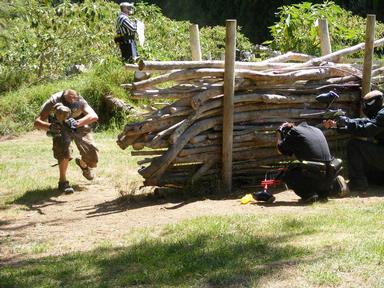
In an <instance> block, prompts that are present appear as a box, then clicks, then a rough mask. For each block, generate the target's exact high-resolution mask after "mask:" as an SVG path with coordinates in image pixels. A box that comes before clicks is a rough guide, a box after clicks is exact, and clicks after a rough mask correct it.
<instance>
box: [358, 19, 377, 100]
mask: <svg viewBox="0 0 384 288" xmlns="http://www.w3.org/2000/svg"><path fill="white" fill-rule="evenodd" d="M375 24H376V15H374V14H368V15H367V27H366V31H365V48H364V66H363V83H362V85H361V86H362V87H361V96H362V97H364V95H365V94H367V93H368V92H369V91H371V81H372V62H373V50H374V44H373V42H374V41H375Z"/></svg>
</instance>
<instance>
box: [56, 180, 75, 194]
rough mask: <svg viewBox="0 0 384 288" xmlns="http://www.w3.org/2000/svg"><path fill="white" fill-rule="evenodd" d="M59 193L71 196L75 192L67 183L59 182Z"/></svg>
mask: <svg viewBox="0 0 384 288" xmlns="http://www.w3.org/2000/svg"><path fill="white" fill-rule="evenodd" d="M59 191H60V192H62V193H65V194H72V193H73V192H75V190H73V188H72V187H71V186H69V182H68V181H62V182H59Z"/></svg>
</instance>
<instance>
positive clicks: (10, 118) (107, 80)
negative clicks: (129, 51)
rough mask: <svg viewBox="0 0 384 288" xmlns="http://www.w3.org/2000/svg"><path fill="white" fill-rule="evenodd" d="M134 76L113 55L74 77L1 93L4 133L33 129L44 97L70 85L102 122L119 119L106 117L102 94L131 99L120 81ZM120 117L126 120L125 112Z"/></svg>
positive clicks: (1, 130)
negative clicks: (88, 70) (123, 116)
mask: <svg viewBox="0 0 384 288" xmlns="http://www.w3.org/2000/svg"><path fill="white" fill-rule="evenodd" d="M132 77H133V75H132V72H129V71H127V70H126V69H124V67H123V66H122V65H121V62H120V61H119V59H117V58H116V57H109V58H107V59H106V60H105V61H103V62H102V63H99V64H96V65H94V69H92V70H91V71H90V72H89V73H84V74H82V75H80V76H78V77H75V78H73V79H68V80H60V81H53V82H44V83H41V84H38V85H34V86H31V87H24V88H21V89H19V90H16V91H14V92H8V93H5V94H3V95H2V96H1V97H0V107H1V109H0V119H1V121H0V135H9V134H15V133H19V132H23V131H28V130H31V129H32V125H33V122H34V119H35V118H36V116H37V114H38V113H39V110H40V107H41V105H42V104H43V103H44V101H46V100H47V99H48V98H49V96H50V95H51V94H53V93H55V92H57V91H60V90H64V89H67V88H73V89H76V90H77V91H79V92H80V94H81V95H82V96H83V97H84V98H85V99H86V100H87V101H88V103H89V104H90V105H91V106H92V107H93V108H94V109H95V110H96V112H97V113H98V114H99V115H100V116H101V118H102V119H101V122H102V123H101V124H102V125H106V126H108V124H109V121H112V122H113V121H115V120H116V119H106V118H105V117H103V113H105V111H104V106H103V102H102V97H103V96H104V95H114V96H115V97H118V98H120V99H123V100H125V101H126V102H128V103H129V99H128V98H127V93H126V92H125V90H124V89H123V88H121V87H120V84H121V83H127V82H129V81H131V79H132ZM117 117H119V119H120V120H123V119H121V117H122V116H121V115H117ZM121 122H123V121H121Z"/></svg>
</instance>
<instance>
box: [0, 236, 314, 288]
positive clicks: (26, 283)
mask: <svg viewBox="0 0 384 288" xmlns="http://www.w3.org/2000/svg"><path fill="white" fill-rule="evenodd" d="M202 230H203V229H202ZM169 233H170V234H172V233H177V235H171V238H172V240H169V237H167V234H165V235H163V237H162V240H154V239H149V240H143V241H141V242H140V243H139V244H136V245H132V246H129V247H125V248H100V249H96V250H93V251H91V252H84V253H73V254H67V255H64V256H60V257H48V258H42V259H39V260H30V261H24V262H18V263H13V264H8V265H7V266H6V265H3V268H2V269H0V283H2V285H3V286H2V287H28V288H30V287H42V286H44V287H74V286H76V287H127V286H131V285H139V286H140V287H162V286H171V287H179V286H183V287H190V286H194V287H249V286H252V287H254V286H255V287H256V286H257V284H258V283H259V282H260V280H261V279H262V278H263V277H268V278H270V277H273V275H279V273H280V271H282V270H284V269H285V268H288V267H293V266H296V265H299V264H301V263H312V262H315V261H317V259H314V258H315V256H314V255H312V253H313V252H311V251H310V250H307V249H305V248H301V247H295V246H293V245H290V244H287V243H288V242H289V240H290V239H291V238H292V237H296V236H298V235H297V234H295V233H292V234H290V235H287V236H272V237H266V236H260V235H247V234H246V233H244V235H239V234H241V233H239V234H237V235H236V234H233V233H230V231H225V232H224V233H223V231H216V230H215V231H214V232H213V231H211V232H207V231H204V232H200V233H199V232H196V233H191V232H189V233H188V232H187V230H186V231H176V232H175V231H170V232H169ZM253 233H255V232H253ZM186 234H187V235H186ZM251 234H252V233H251ZM316 257H318V258H319V256H316Z"/></svg>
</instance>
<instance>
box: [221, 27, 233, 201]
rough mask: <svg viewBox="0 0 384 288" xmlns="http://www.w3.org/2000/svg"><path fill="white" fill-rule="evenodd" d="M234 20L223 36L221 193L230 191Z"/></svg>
mask: <svg viewBox="0 0 384 288" xmlns="http://www.w3.org/2000/svg"><path fill="white" fill-rule="evenodd" d="M236 25H237V23H236V20H227V21H226V24H225V27H226V34H225V67H224V111H223V112H224V113H223V153H222V156H223V159H222V160H223V171H222V173H223V174H222V180H223V181H222V182H223V187H222V188H223V192H225V193H226V194H228V193H230V192H231V191H232V147H233V110H234V104H233V98H234V94H235V57H236Z"/></svg>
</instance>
